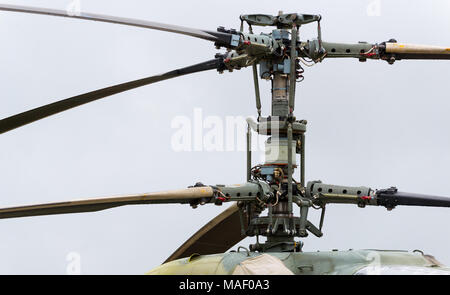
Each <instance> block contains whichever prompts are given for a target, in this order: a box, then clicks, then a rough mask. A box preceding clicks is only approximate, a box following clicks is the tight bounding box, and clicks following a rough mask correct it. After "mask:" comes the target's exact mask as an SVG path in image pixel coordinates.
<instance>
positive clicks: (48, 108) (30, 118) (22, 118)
mask: <svg viewBox="0 0 450 295" xmlns="http://www.w3.org/2000/svg"><path fill="white" fill-rule="evenodd" d="M222 66H223V61H222V58H216V59H213V60H209V61H206V62H203V63H199V64H196V65H193V66H189V67H185V68H181V69H177V70H174V71H171V72H167V73H165V74H161V75H156V76H151V77H147V78H144V79H140V80H134V81H130V82H126V83H123V84H118V85H114V86H110V87H106V88H103V89H99V90H95V91H91V92H88V93H85V94H81V95H77V96H73V97H70V98H67V99H64V100H60V101H57V102H54V103H51V104H47V105H44V106H41V107H38V108H35V109H32V110H29V111H26V112H23V113H20V114H17V115H14V116H11V117H8V118H5V119H2V120H0V134H1V133H5V132H7V131H10V130H13V129H15V128H18V127H21V126H23V125H26V124H29V123H32V122H34V121H37V120H40V119H43V118H45V117H48V116H51V115H54V114H57V113H60V112H62V111H66V110H69V109H72V108H74V107H77V106H80V105H83V104H86V103H89V102H92V101H95V100H98V99H101V98H105V97H108V96H111V95H114V94H117V93H121V92H124V91H127V90H131V89H134V88H138V87H141V86H144V85H148V84H152V83H155V82H159V81H163V80H167V79H171V78H175V77H180V76H183V75H187V74H192V73H196V72H201V71H206V70H213V69H218V68H220V67H222Z"/></svg>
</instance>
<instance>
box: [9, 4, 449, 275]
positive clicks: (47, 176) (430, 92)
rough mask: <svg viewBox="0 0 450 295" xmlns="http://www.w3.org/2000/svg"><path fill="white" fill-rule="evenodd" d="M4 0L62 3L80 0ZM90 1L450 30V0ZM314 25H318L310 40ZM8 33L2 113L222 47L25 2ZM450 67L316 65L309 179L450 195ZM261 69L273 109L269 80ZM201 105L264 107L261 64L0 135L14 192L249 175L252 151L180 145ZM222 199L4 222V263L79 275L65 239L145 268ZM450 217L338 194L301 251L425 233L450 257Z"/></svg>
mask: <svg viewBox="0 0 450 295" xmlns="http://www.w3.org/2000/svg"><path fill="white" fill-rule="evenodd" d="M0 2H1V3H11V4H12V3H14V4H21V5H32V6H39V7H48V8H57V9H65V8H66V6H67V5H68V4H69V3H70V2H71V1H61V0H42V1H37V0H36V1H31V0H26V1H25V0H23V1H5V0H1V1H0ZM81 9H82V11H84V12H93V13H101V14H109V15H115V16H122V17H130V18H137V19H143V20H151V21H157V22H163V23H171V24H177V25H182V26H188V27H193V28H201V29H207V30H215V29H216V28H217V26H225V27H233V28H236V29H238V28H239V19H238V17H239V15H240V14H251V13H267V14H277V13H278V11H279V10H283V11H284V12H286V13H288V12H298V13H311V14H321V15H322V17H323V21H322V33H323V39H324V40H326V41H330V42H358V41H368V42H374V43H375V42H382V41H386V40H388V39H390V38H396V39H397V40H398V41H401V42H409V43H423V44H431V45H444V46H449V45H450V34H449V30H450V17H449V15H450V3H449V1H445V0H442V1H438V0H434V1H412V0H408V1H406V0H404V1H403V0H398V1H387V0H380V1H375V2H374V1H373V0H363V1H361V0H354V1H350V0H349V1H332V0H329V1H325V0H323V1H317V0H316V1H298V0H297V1H282V2H280V1H265V0H259V1H245V2H243V1H227V2H224V1H200V0H198V1H192V0H190V1H171V0H166V1H139V0H129V1H116V0H114V1H112V0H89V1H87V0H85V1H83V0H82V1H81ZM302 29H303V28H302ZM269 30H270V29H269V28H265V29H264V31H266V32H269ZM314 30H315V26H314V25H310V26H309V27H308V26H306V27H305V28H304V31H301V36H302V39H306V38H311V37H313V36H314V34H313V33H314ZM303 32H304V33H303ZM0 36H1V46H0V81H1V83H0V118H4V117H7V116H10V115H13V114H15V113H19V112H22V111H24V110H28V109H30V108H34V107H37V106H40V105H43V104H47V103H50V102H53V101H57V100H59V99H63V98H67V97H70V96H74V95H77V94H81V93H84V92H88V91H92V90H95V89H98V88H103V87H106V86H110V85H113V84H117V83H121V82H126V81H129V80H134V79H138V78H143V77H146V76H149V75H153V74H158V73H162V72H165V71H168V70H172V69H175V68H178V67H182V66H187V65H191V64H194V63H198V62H201V61H205V60H208V59H211V58H213V56H214V54H215V53H216V52H217V50H216V49H215V48H214V46H213V45H212V44H211V43H210V42H208V41H204V40H199V39H195V38H191V37H188V36H182V35H176V34H171V33H165V32H159V31H153V30H148V29H142V28H135V27H127V26H120V25H113V24H105V23H98V22H89V21H83V20H73V19H65V18H56V17H50V16H40V15H27V14H19V13H12V12H0ZM449 66H450V61H400V62H397V63H396V64H395V65H394V66H390V65H388V64H387V63H386V62H384V61H368V62H366V63H359V62H358V61H357V60H353V59H351V60H325V61H324V62H323V63H321V64H318V65H316V66H314V67H312V68H307V69H306V73H305V80H304V82H302V83H301V84H299V86H298V88H297V98H296V99H297V102H296V116H297V118H299V119H307V120H308V131H307V134H306V136H307V140H306V143H307V146H306V151H307V155H306V157H307V162H306V165H307V167H306V177H307V180H308V181H309V180H317V179H320V180H322V181H324V182H325V183H330V184H337V185H356V186H369V187H372V188H387V187H390V186H393V185H395V186H397V187H398V188H399V189H400V190H402V191H409V192H416V193H425V194H435V195H443V196H450V191H449V187H448V184H449V175H450V174H449V172H448V171H449V170H448V167H450V133H449V131H448V130H449V128H450V117H449V115H448V114H449V112H450V99H449V98H450V94H449V93H450V83H449ZM260 85H261V91H262V100H263V112H264V114H266V115H267V114H269V112H270V108H269V107H270V89H269V86H270V83H269V82H264V81H261V82H260ZM194 108H200V109H201V111H202V114H203V116H204V117H207V116H219V117H220V118H225V117H226V116H250V115H255V114H256V109H255V102H254V93H253V81H252V73H251V69H243V70H241V71H234V72H233V73H224V74H223V75H219V74H217V73H216V72H214V71H211V72H205V73H198V74H194V75H191V76H185V77H181V78H177V79H173V80H169V81H165V82H161V83H159V84H155V85H150V86H146V87H143V88H140V89H137V90H133V91H129V92H127V93H123V94H119V95H115V96H113V97H110V98H107V99H104V100H101V101H97V102H94V103H90V104H88V105H85V106H82V107H79V108H77V109H74V110H70V111H67V112H64V113H61V114H58V115H56V116H53V117H51V118H47V119H44V120H42V121H39V122H37V123H34V124H31V125H28V126H25V127H23V128H20V129H16V130H14V131H11V132H9V133H6V134H2V135H0V206H2V207H6V206H13V205H22V204H31V203H43V202H54V201H62V200H71V199H77V198H87V197H98V196H109V195H118V194H119V195H120V194H129V193H141V192H149V191H158V190H165V189H171V188H174V189H176V188H184V187H187V186H188V185H192V184H194V183H195V182H197V181H202V182H203V183H206V184H218V183H226V184H233V183H242V182H245V177H246V176H245V165H246V162H245V152H239V151H234V152H230V151H227V152H207V151H198V152H176V151H174V150H173V148H172V146H171V138H172V136H173V134H174V132H175V131H176V130H175V129H173V128H171V122H172V121H173V120H174V118H176V117H177V116H186V117H188V118H193V116H194ZM255 164H256V162H255ZM224 209H225V206H222V207H216V206H213V205H211V206H203V207H200V208H198V209H196V210H192V209H191V208H190V207H189V206H182V205H142V206H127V207H120V208H115V209H111V210H106V211H100V212H96V213H82V214H72V215H57V216H47V217H34V218H21V219H10V220H1V221H0V235H1V237H2V238H1V242H0V274H65V273H66V272H67V267H68V265H69V263H70V261H68V260H67V259H69V260H70V259H72V258H73V256H70V255H69V253H78V254H79V257H80V258H81V273H83V274H143V273H145V272H147V271H148V270H150V269H152V268H154V267H156V266H158V265H159V264H160V263H162V262H163V261H164V260H165V259H166V258H167V257H168V256H169V255H170V254H171V253H172V252H173V251H174V250H175V249H176V248H177V247H178V246H179V245H180V244H181V243H183V242H184V241H185V240H186V239H187V238H188V237H189V236H191V235H192V234H193V233H194V232H195V231H197V229H198V228H200V227H201V226H203V225H204V224H205V223H206V222H208V221H209V220H210V219H211V218H213V217H214V216H215V215H217V214H219V213H220V212H221V211H222V210H224ZM311 221H313V222H314V223H318V221H319V216H318V214H315V213H313V214H311ZM449 223H450V211H449V209H445V208H419V207H416V208H407V207H398V208H396V209H395V210H393V211H391V212H388V211H386V209H384V208H382V207H371V208H365V209H360V208H358V207H356V206H352V205H347V206H344V205H335V206H329V208H328V210H327V216H326V219H325V224H324V237H322V238H320V239H319V238H315V237H309V238H307V239H305V240H304V242H305V247H304V250H305V251H316V250H331V249H340V250H347V249H349V248H353V249H364V248H372V249H403V250H410V251H412V250H414V249H421V250H423V251H424V252H426V253H430V254H433V255H435V256H436V257H437V259H438V260H441V261H442V262H444V263H445V264H447V265H450V253H449V252H448V249H449V246H450V227H449ZM253 241H254V240H253V239H246V240H244V241H243V242H242V243H240V245H243V246H248V244H249V243H251V242H253Z"/></svg>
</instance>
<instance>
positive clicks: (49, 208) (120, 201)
mask: <svg viewBox="0 0 450 295" xmlns="http://www.w3.org/2000/svg"><path fill="white" fill-rule="evenodd" d="M213 195H214V191H213V189H212V188H211V187H209V186H206V187H192V188H187V189H181V190H170V191H163V192H157V193H147V194H138V195H127V196H117V197H103V198H94V199H83V200H75V201H67V202H58V203H47V204H39V205H29V206H20V207H10V208H3V209H0V219H4V218H16V217H27V216H39V215H53V214H65V213H81V212H94V211H100V210H105V209H109V208H114V207H119V206H124V205H134V204H166V203H189V202H190V201H192V200H195V199H202V198H211V197H213Z"/></svg>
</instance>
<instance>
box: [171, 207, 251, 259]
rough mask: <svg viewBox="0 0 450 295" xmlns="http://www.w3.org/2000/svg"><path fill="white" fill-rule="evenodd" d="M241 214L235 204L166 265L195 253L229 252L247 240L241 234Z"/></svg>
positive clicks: (193, 237)
mask: <svg viewBox="0 0 450 295" xmlns="http://www.w3.org/2000/svg"><path fill="white" fill-rule="evenodd" d="M239 214H240V213H239V208H238V206H237V205H236V203H234V204H233V205H231V206H230V207H229V208H228V209H226V210H225V211H224V212H222V213H221V214H219V215H218V216H216V217H215V218H214V219H212V220H211V221H210V222H208V223H207V224H206V225H205V226H203V227H202V228H201V229H200V230H198V231H197V232H196V233H195V234H194V235H193V236H192V237H190V238H189V239H188V240H187V241H186V242H185V243H184V244H183V245H181V246H180V247H179V248H178V249H177V250H176V251H175V252H174V253H173V254H172V255H170V256H169V258H167V260H166V261H165V262H164V263H166V262H169V261H172V260H176V259H179V258H183V257H189V256H191V255H192V254H194V253H197V254H201V255H208V254H214V253H222V252H225V251H227V250H228V249H230V248H231V247H233V246H234V245H235V244H237V243H239V242H240V241H242V240H243V239H244V238H245V235H242V233H241V223H240V216H239ZM244 220H245V217H244Z"/></svg>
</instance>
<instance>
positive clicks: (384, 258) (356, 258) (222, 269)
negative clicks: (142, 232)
mask: <svg viewBox="0 0 450 295" xmlns="http://www.w3.org/2000/svg"><path fill="white" fill-rule="evenodd" d="M262 255H270V256H273V257H275V258H276V259H278V260H279V261H281V262H282V263H283V265H284V266H285V268H286V269H287V270H288V271H290V272H291V273H292V274H295V275H355V274H361V275H365V274H367V275H369V274H381V275H382V274H389V275H394V274H398V275H402V274H423V275H426V274H443V275H450V268H448V267H444V266H442V265H441V264H440V263H438V262H437V261H436V260H435V259H434V258H433V257H432V256H429V255H423V254H422V253H420V252H414V253H411V252H407V251H393V250H389V251H388V250H348V251H337V250H333V251H317V252H290V253H289V252H269V253H267V254H262V253H256V252H246V251H241V252H227V253H223V254H212V255H204V256H196V255H193V256H191V257H188V258H182V259H178V260H174V261H171V262H168V263H165V264H162V265H160V266H158V267H156V268H154V269H152V270H150V271H149V272H148V273H147V274H149V275H182V274H183V275H200V274H206V275H232V274H236V273H237V272H238V269H239V266H240V265H241V264H243V263H244V264H245V261H248V260H249V259H250V260H252V259H255V258H256V257H261V256H262ZM261 263H264V267H265V270H264V272H265V274H267V273H268V272H269V270H272V268H271V265H270V262H269V263H268V262H267V261H262V262H261ZM286 269H280V267H278V266H275V267H274V268H273V271H272V272H271V273H270V272H269V273H270V274H274V275H277V274H286ZM250 272H251V270H250ZM239 274H241V273H239ZM246 274H262V273H257V272H256V273H255V272H253V273H249V271H247V272H246Z"/></svg>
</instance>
